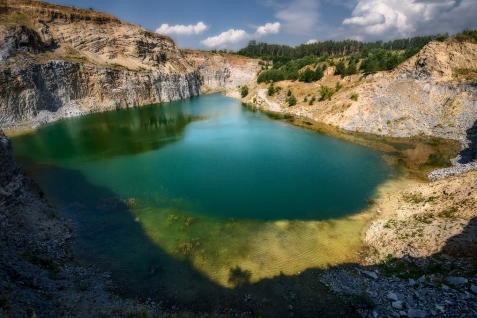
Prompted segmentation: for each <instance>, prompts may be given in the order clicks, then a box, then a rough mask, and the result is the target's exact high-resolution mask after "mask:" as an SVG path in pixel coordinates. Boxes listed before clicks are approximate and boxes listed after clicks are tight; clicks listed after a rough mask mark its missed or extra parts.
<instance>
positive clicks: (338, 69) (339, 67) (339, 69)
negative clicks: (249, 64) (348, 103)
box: [335, 61, 346, 78]
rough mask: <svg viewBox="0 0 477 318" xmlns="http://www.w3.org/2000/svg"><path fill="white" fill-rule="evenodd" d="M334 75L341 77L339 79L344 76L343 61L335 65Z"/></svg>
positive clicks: (344, 67)
mask: <svg viewBox="0 0 477 318" xmlns="http://www.w3.org/2000/svg"><path fill="white" fill-rule="evenodd" d="M335 75H341V78H343V77H345V76H346V66H345V64H344V62H343V61H340V62H339V63H338V64H336V69H335Z"/></svg>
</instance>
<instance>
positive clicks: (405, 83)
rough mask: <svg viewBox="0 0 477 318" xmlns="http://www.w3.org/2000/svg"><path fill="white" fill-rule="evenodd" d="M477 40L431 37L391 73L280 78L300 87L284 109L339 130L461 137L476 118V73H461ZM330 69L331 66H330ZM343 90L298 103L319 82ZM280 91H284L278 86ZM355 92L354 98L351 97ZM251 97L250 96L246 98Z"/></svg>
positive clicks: (471, 68)
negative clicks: (329, 96)
mask: <svg viewBox="0 0 477 318" xmlns="http://www.w3.org/2000/svg"><path fill="white" fill-rule="evenodd" d="M476 61H477V43H475V42H459V41H456V40H448V41H446V42H442V43H441V42H431V43H429V44H428V45H427V46H426V47H425V48H424V49H423V50H422V51H421V52H420V53H419V54H417V55H416V56H414V57H413V58H411V59H409V60H408V61H406V62H405V63H403V64H402V65H400V66H399V67H398V68H397V69H395V70H394V71H392V72H379V73H377V74H373V75H369V76H365V77H364V78H363V77H362V76H361V75H353V76H348V77H346V78H344V79H340V78H339V76H329V75H328V76H325V78H324V79H323V80H321V81H319V82H316V83H311V84H305V83H300V84H298V85H299V86H301V88H298V87H294V85H295V84H293V83H290V82H288V83H284V84H283V86H284V88H285V89H286V88H288V87H290V88H292V90H293V91H294V92H295V91H301V92H299V93H298V94H296V97H297V100H298V101H299V102H298V104H297V106H295V107H288V105H287V104H286V103H285V100H284V98H283V99H282V100H280V98H279V97H280V96H278V99H277V100H276V101H277V102H279V103H281V104H282V111H283V112H287V113H291V114H295V115H298V116H304V117H308V118H310V119H313V120H315V121H317V122H322V123H325V124H330V125H333V126H336V127H338V128H341V129H345V130H348V131H356V132H365V133H372V134H375V135H381V136H394V137H410V136H417V135H427V136H435V137H442V138H449V139H456V140H462V139H465V137H466V134H467V129H469V128H471V127H472V125H473V124H474V122H475V121H476V120H477V78H473V79H472V78H471V79H470V80H467V78H466V77H465V76H464V77H461V76H460V74H473V73H472V72H475V70H477V62H476ZM330 69H331V68H330ZM336 82H340V84H341V85H342V87H343V88H342V89H341V90H340V91H339V92H337V93H336V94H335V95H333V97H332V100H331V101H322V102H316V103H315V104H314V105H313V106H309V105H308V103H306V102H301V101H302V100H303V98H304V96H306V95H307V94H310V95H311V94H314V95H316V96H317V97H319V96H320V95H319V88H320V86H321V85H327V86H332V87H334V86H335V85H334V84H335V83H336ZM282 91H283V90H282ZM353 93H356V94H358V96H359V98H358V100H356V101H355V100H352V99H350V97H351V94H353ZM253 97H257V96H252V95H249V96H248V97H247V100H248V101H250V102H251V101H252V98H253Z"/></svg>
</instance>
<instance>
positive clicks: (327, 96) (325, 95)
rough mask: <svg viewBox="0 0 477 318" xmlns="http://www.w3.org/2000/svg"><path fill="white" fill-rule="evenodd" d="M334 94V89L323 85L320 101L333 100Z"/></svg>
mask: <svg viewBox="0 0 477 318" xmlns="http://www.w3.org/2000/svg"><path fill="white" fill-rule="evenodd" d="M334 93H335V91H334V90H333V89H332V88H330V87H328V86H325V85H322V86H321V87H320V95H321V98H320V101H323V100H331V96H333V94H334Z"/></svg>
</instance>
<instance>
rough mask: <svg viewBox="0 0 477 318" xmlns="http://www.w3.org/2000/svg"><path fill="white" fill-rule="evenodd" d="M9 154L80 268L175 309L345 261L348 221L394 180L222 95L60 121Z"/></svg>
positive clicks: (356, 242) (381, 167)
mask: <svg viewBox="0 0 477 318" xmlns="http://www.w3.org/2000/svg"><path fill="white" fill-rule="evenodd" d="M12 143H13V147H14V152H15V155H16V156H17V158H18V160H19V161H20V162H21V163H22V164H23V165H24V167H25V168H26V169H27V170H28V171H29V172H30V173H31V174H32V175H33V176H34V178H35V179H36V180H37V181H38V182H39V183H40V185H41V186H42V187H43V188H44V190H45V193H46V195H47V197H48V198H49V199H50V200H51V201H52V202H54V203H55V204H56V205H57V206H59V207H60V208H61V210H62V211H64V213H65V215H66V216H67V217H68V218H70V219H72V220H73V221H74V222H75V224H76V229H77V231H76V233H77V238H76V240H75V247H76V251H77V253H78V255H79V256H80V257H82V258H84V259H86V260H88V261H94V262H95V263H97V264H98V265H99V266H100V267H102V268H103V269H105V270H110V271H112V273H113V278H114V279H115V281H116V282H117V284H118V285H119V286H122V287H126V286H127V290H128V291H130V292H131V293H133V294H136V295H137V294H142V295H155V296H157V297H163V296H164V297H166V296H167V297H172V296H171V295H175V296H174V297H176V298H177V297H178V296H177V290H179V291H180V293H181V294H182V295H183V297H184V299H186V300H187V299H192V298H194V297H199V296H198V295H200V294H201V293H203V292H204V291H209V292H210V290H211V289H213V288H215V286H223V287H225V288H234V287H238V286H242V285H243V284H251V283H254V282H257V281H260V280H263V279H265V278H273V277H276V276H277V275H296V274H297V273H298V272H301V271H305V270H307V269H309V268H325V267H327V266H330V265H335V264H340V263H345V262H350V261H354V260H356V258H357V255H356V252H357V251H359V249H360V247H361V243H360V235H361V231H362V229H363V227H364V225H365V223H366V222H367V220H368V219H369V217H368V216H367V215H365V214H359V212H361V211H362V210H363V209H365V208H366V207H367V205H368V199H369V198H370V197H373V196H374V195H376V190H377V188H378V187H379V186H380V185H383V184H384V183H385V182H386V180H389V179H390V178H391V177H392V176H393V175H395V174H396V172H395V170H393V169H392V168H390V167H389V166H388V165H387V164H386V163H385V162H384V160H383V159H382V153H381V152H379V151H376V150H372V149H369V148H366V147H363V146H360V145H357V144H354V143H351V142H347V141H343V140H339V139H336V138H332V137H329V136H326V135H324V134H319V133H315V132H310V131H306V130H303V129H300V128H297V127H294V126H291V125H289V124H287V123H283V122H279V121H274V120H270V119H268V118H267V117H266V116H265V115H263V114H260V113H257V112H251V111H249V110H247V109H246V108H245V107H243V106H242V105H241V104H240V103H239V102H237V101H236V100H233V99H229V98H225V97H223V96H221V95H208V96H201V97H197V98H193V99H190V100H186V101H180V102H173V103H167V104H160V105H153V106H147V107H141V108H134V109H127V110H120V111H113V112H108V113H100V114H93V115H90V116H85V117H81V118H73V119H68V120H64V121H61V122H57V123H54V124H52V125H49V126H45V127H42V128H41V129H39V130H38V131H37V132H36V133H35V134H32V135H28V136H21V137H16V138H13V139H12ZM165 294H166V295H165ZM184 295H185V296H184ZM186 300H184V301H186Z"/></svg>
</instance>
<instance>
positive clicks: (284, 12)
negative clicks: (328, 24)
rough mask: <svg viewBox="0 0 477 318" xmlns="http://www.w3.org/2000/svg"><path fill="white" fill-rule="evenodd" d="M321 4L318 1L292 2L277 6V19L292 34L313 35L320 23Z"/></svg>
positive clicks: (297, 0) (293, 0) (300, 0)
mask: <svg viewBox="0 0 477 318" xmlns="http://www.w3.org/2000/svg"><path fill="white" fill-rule="evenodd" d="M319 6H320V2H319V1H316V0H292V1H291V2H289V3H288V4H286V5H284V6H277V8H278V11H277V13H276V17H277V18H278V19H280V20H282V21H284V29H285V31H286V32H288V33H291V34H298V35H304V34H312V33H313V31H314V29H315V28H316V24H317V22H318V21H319V12H318V9H319Z"/></svg>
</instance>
